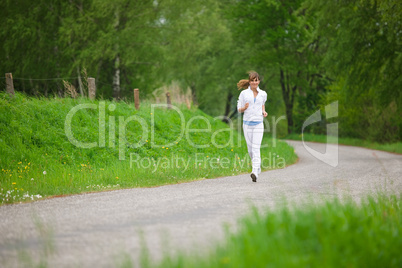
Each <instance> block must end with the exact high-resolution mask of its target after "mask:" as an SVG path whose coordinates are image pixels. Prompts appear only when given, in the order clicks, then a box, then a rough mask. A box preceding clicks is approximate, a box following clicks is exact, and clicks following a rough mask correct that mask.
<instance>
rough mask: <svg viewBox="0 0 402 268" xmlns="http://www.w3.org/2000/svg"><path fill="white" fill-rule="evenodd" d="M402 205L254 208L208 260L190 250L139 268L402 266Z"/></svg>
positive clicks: (392, 200)
mask: <svg viewBox="0 0 402 268" xmlns="http://www.w3.org/2000/svg"><path fill="white" fill-rule="evenodd" d="M401 201H402V198H401V195H399V196H391V197H385V196H379V197H375V198H374V197H368V198H366V199H364V200H363V201H361V203H358V204H357V203H355V202H354V201H352V200H349V201H346V202H341V201H339V199H334V200H332V201H327V202H325V203H323V204H320V205H314V204H310V205H304V206H303V207H302V206H298V207H293V208H291V209H289V208H278V209H276V210H271V211H268V212H267V213H266V214H264V215H261V214H260V213H258V212H257V211H256V210H254V211H253V213H252V214H251V215H249V216H248V217H245V218H243V219H242V220H241V221H240V222H239V225H240V227H239V231H238V232H237V233H235V234H233V233H230V232H227V235H226V239H225V241H224V242H223V243H221V244H220V245H217V246H216V247H215V248H213V249H212V250H211V251H210V253H209V254H206V256H200V254H197V252H196V251H195V250H194V254H193V255H185V254H178V255H177V256H165V257H164V258H163V260H162V261H161V262H160V263H159V264H153V263H152V262H151V261H150V260H149V258H143V260H142V267H401V266H402V255H401V254H400V249H401V248H402V236H401V233H402V222H401V221H402V210H401ZM290 207H291V206H290ZM145 256H146V253H145ZM127 264H129V262H127ZM128 266H129V265H128ZM126 267H127V266H126Z"/></svg>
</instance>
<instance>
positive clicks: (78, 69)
mask: <svg viewBox="0 0 402 268" xmlns="http://www.w3.org/2000/svg"><path fill="white" fill-rule="evenodd" d="M77 74H78V87H79V89H80V94H81V97H82V98H83V97H85V96H84V90H83V88H84V87H83V85H82V80H81V73H80V67H78V66H77Z"/></svg>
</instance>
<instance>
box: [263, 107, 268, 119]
mask: <svg viewBox="0 0 402 268" xmlns="http://www.w3.org/2000/svg"><path fill="white" fill-rule="evenodd" d="M262 115H263V116H264V117H267V116H268V113H267V112H266V111H265V105H263V106H262Z"/></svg>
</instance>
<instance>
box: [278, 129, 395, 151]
mask: <svg viewBox="0 0 402 268" xmlns="http://www.w3.org/2000/svg"><path fill="white" fill-rule="evenodd" d="M303 136H304V141H312V142H321V143H326V142H327V136H325V135H316V134H309V133H305V134H303ZM284 139H288V140H298V141H301V140H302V135H301V134H290V135H287V136H286V137H285V138H284ZM328 142H329V143H331V140H329V141H328ZM338 143H339V144H343V145H351V146H359V147H365V148H369V149H374V150H381V151H387V152H391V153H398V154H402V142H396V143H388V144H381V143H377V142H371V141H366V140H360V139H354V138H341V137H340V138H339V140H338Z"/></svg>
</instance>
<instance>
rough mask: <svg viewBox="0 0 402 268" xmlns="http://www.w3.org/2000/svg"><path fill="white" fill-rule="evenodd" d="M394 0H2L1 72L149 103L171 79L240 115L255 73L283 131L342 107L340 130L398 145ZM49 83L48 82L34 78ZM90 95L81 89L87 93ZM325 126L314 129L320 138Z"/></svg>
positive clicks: (33, 84)
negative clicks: (86, 83) (91, 85)
mask: <svg viewBox="0 0 402 268" xmlns="http://www.w3.org/2000/svg"><path fill="white" fill-rule="evenodd" d="M401 5H402V4H401V2H400V1H397V0H351V1H347V0H340V1H325V0H287V1H284V0H253V1H245V0H225V1H213V0H203V1H191V0H182V1H178V0H133V1H129V0H117V1H112V0H88V1H84V0H69V1H61V0H46V1H45V0H37V1H27V0H16V1H10V0H4V1H1V2H0V25H1V27H0V38H1V40H2V45H1V46H0V59H1V60H0V69H1V70H2V71H3V73H8V72H12V73H13V76H14V77H16V78H24V79H26V80H18V79H16V80H15V85H16V88H17V89H18V90H23V91H25V92H26V93H28V94H36V95H38V94H39V95H48V94H58V95H60V96H62V95H64V94H65V92H64V87H63V82H62V78H69V77H73V78H74V79H70V80H68V81H70V82H71V83H73V84H74V85H75V87H76V88H79V85H80V83H79V79H75V77H79V78H81V76H86V75H88V76H92V77H95V78H96V81H97V92H98V94H97V95H98V96H100V97H103V98H115V99H121V98H130V99H131V98H132V95H133V94H132V90H133V89H134V88H140V90H141V94H142V96H143V97H142V98H144V97H146V96H150V95H151V93H152V92H153V91H154V90H155V89H157V88H159V87H161V86H163V85H168V84H170V83H171V82H172V81H177V82H179V83H180V85H181V87H182V89H183V90H186V89H187V88H189V89H190V90H191V92H192V94H193V101H194V103H196V104H198V105H199V107H200V108H201V109H203V110H204V111H205V112H207V113H209V114H212V115H226V116H229V115H230V114H232V115H233V112H232V111H235V107H236V99H237V97H238V94H239V92H238V91H237V90H236V83H237V82H238V81H239V80H240V79H244V78H246V77H247V71H250V70H255V71H257V72H259V73H260V74H261V76H262V83H261V84H260V86H261V87H262V88H263V89H264V90H266V91H267V92H268V103H267V109H268V111H269V113H270V115H276V116H280V115H283V114H286V118H287V127H286V132H292V131H293V132H299V131H300V130H301V127H302V125H303V122H304V121H305V120H306V118H307V117H308V116H309V115H311V114H312V113H313V112H315V111H316V110H317V109H320V108H322V107H324V106H325V105H326V104H328V103H329V102H332V101H335V100H338V101H339V121H340V126H341V129H340V133H341V134H342V135H346V136H354V137H360V138H368V139H372V140H378V141H384V142H385V141H394V140H400V137H401V136H402V134H401V131H402V119H401V118H402V116H400V115H401V114H402V111H401V103H402V100H401V98H402V97H401V84H402V76H401V75H400V74H401V73H402V70H401V66H402V54H401V34H402V29H401V14H402V8H401ZM38 78H39V79H43V78H52V80H35V79H38ZM80 91H81V93H82V94H85V90H82V87H80ZM325 127H326V126H325V122H324V123H322V124H321V125H318V126H314V127H313V128H311V129H310V130H311V131H313V132H315V133H325V130H326V128H325Z"/></svg>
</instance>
